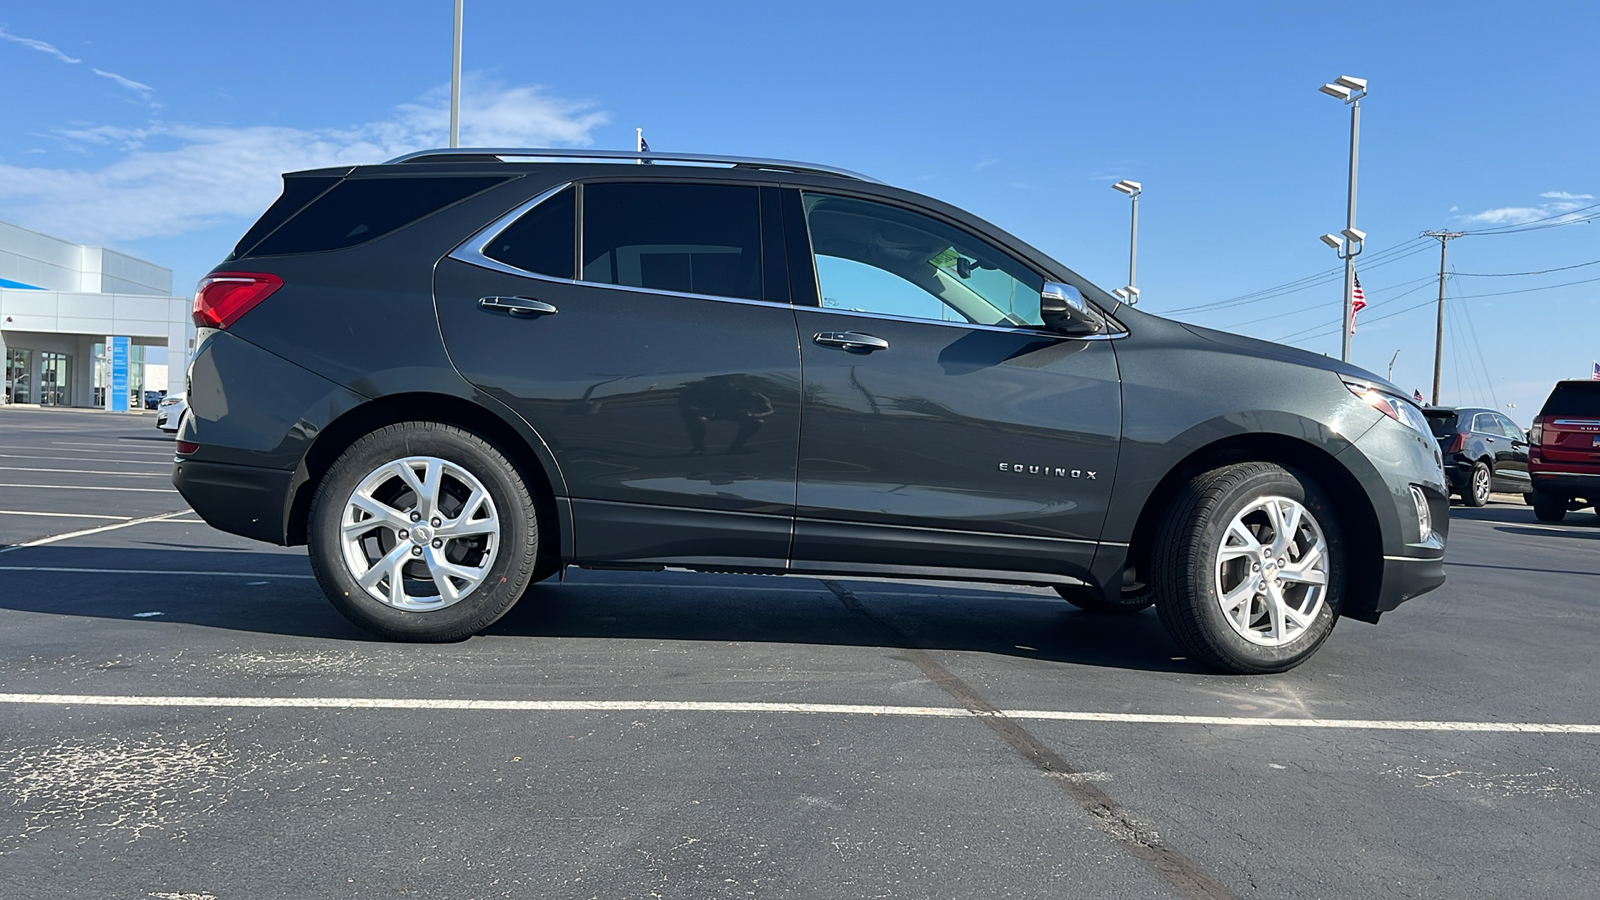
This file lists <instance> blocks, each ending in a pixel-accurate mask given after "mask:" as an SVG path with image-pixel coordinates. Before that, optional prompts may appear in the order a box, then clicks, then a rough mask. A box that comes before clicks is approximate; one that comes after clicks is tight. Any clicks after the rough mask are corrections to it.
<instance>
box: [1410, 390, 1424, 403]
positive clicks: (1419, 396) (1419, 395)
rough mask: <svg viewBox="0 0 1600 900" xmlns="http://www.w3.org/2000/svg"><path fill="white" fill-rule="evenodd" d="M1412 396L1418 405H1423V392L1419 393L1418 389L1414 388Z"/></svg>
mask: <svg viewBox="0 0 1600 900" xmlns="http://www.w3.org/2000/svg"><path fill="white" fill-rule="evenodd" d="M1411 396H1412V398H1413V399H1415V400H1416V401H1417V402H1418V403H1421V402H1422V392H1421V391H1419V390H1417V389H1416V388H1412V389H1411Z"/></svg>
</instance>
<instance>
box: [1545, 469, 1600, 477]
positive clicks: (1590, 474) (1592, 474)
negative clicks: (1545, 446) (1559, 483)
mask: <svg viewBox="0 0 1600 900" xmlns="http://www.w3.org/2000/svg"><path fill="white" fill-rule="evenodd" d="M1539 475H1577V476H1579V477H1583V478H1600V472H1560V471H1553V470H1545V469H1541V470H1539V471H1537V472H1530V473H1529V477H1535V476H1539Z"/></svg>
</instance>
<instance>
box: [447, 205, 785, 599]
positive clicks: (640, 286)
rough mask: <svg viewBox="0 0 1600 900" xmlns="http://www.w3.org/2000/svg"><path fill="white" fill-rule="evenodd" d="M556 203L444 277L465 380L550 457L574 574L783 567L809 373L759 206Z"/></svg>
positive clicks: (463, 257)
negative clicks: (803, 372) (603, 567)
mask: <svg viewBox="0 0 1600 900" xmlns="http://www.w3.org/2000/svg"><path fill="white" fill-rule="evenodd" d="M547 194H548V195H547V196H545V197H543V198H539V199H538V201H537V202H535V203H533V204H531V205H529V206H527V207H526V208H524V209H522V210H518V211H517V212H515V213H513V214H512V215H510V216H507V217H506V218H505V219H503V220H501V221H500V222H497V223H495V224H493V225H491V226H490V227H488V228H486V229H485V230H484V231H483V232H482V233H480V235H478V236H476V237H474V238H473V239H471V240H469V241H468V242H467V243H466V244H463V245H462V246H461V247H460V248H458V249H457V250H456V251H454V252H453V253H452V254H451V255H450V257H447V258H446V259H444V260H442V261H441V262H440V263H439V267H438V270H437V275H436V278H435V297H436V302H437V305H438V310H439V322H440V326H441V329H442V332H443V335H444V340H445V344H446V346H447V348H448V349H449V351H450V356H451V359H452V360H453V361H454V363H455V365H456V367H457V368H458V369H460V371H461V373H462V374H463V375H464V376H465V377H466V378H467V380H468V381H470V382H472V383H473V384H474V385H476V386H478V387H479V388H481V389H482V390H483V391H485V392H486V393H488V394H490V395H492V396H494V397H496V398H498V399H500V400H502V401H504V402H505V403H506V404H508V405H509V406H511V407H512V408H513V409H514V410H516V411H517V412H518V413H519V414H520V415H521V416H522V417H523V418H525V419H526V420H527V421H528V423H529V424H530V425H532V426H533V428H534V429H535V430H537V431H538V432H539V434H540V435H541V436H542V437H543V438H544V440H545V441H546V443H547V444H548V445H549V447H550V449H551V452H552V454H553V455H554V457H555V460H556V463H557V464H558V465H559V466H560V467H561V470H562V473H563V475H564V477H565V479H566V483H567V487H568V490H569V491H570V493H571V509H572V516H573V520H574V532H575V550H576V556H577V559H578V560H579V561H586V562H594V561H602V562H603V561H612V562H662V563H678V564H701V565H724V564H735V563H737V564H743V565H750V566H756V567H773V568H781V567H782V566H783V565H784V563H785V561H786V560H787V556H788V551H789V541H790V532H791V526H792V520H791V516H792V513H793V510H794V485H795V457H796V446H797V444H798V441H799V423H800V401H799V397H800V393H799V392H800V356H799V351H798V349H797V346H796V337H795V324H794V314H793V312H792V311H791V308H790V306H789V304H788V297H787V282H786V279H785V278H783V277H782V269H781V266H782V259H781V256H780V257H779V259H778V261H777V265H778V266H779V273H778V274H779V276H780V277H779V278H778V280H777V282H776V283H778V284H781V285H783V289H782V291H781V292H777V291H770V290H768V288H767V285H766V283H765V282H764V280H763V272H764V266H763V260H762V230H761V199H760V198H761V189H760V188H758V187H755V186H751V185H745V184H707V183H697V182H675V183H674V182H649V181H643V180H638V181H616V180H611V181H603V182H591V183H586V184H579V185H572V186H567V187H565V188H563V189H560V190H556V191H552V192H547ZM580 223H581V224H580ZM578 237H581V242H580V241H578V240H577V238H578ZM776 293H781V294H782V295H781V296H775V295H774V294H776Z"/></svg>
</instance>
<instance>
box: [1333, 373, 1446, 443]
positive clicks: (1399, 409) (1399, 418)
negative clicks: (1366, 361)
mask: <svg viewBox="0 0 1600 900" xmlns="http://www.w3.org/2000/svg"><path fill="white" fill-rule="evenodd" d="M1344 386H1345V387H1347V388H1349V389H1350V393H1352V394H1355V395H1356V396H1357V397H1360V398H1361V402H1363V403H1365V404H1367V405H1368V406H1370V407H1372V408H1373V409H1375V410H1377V411H1378V412H1381V413H1383V414H1384V415H1386V416H1388V417H1389V418H1391V419H1393V420H1395V421H1396V422H1399V423H1400V424H1402V425H1408V426H1410V427H1411V430H1412V431H1415V432H1416V433H1417V434H1420V435H1422V436H1423V437H1424V438H1426V439H1427V440H1429V441H1432V440H1433V432H1432V431H1431V430H1430V429H1429V428H1428V418H1427V417H1426V416H1424V415H1423V414H1422V410H1420V409H1417V408H1416V407H1415V406H1413V405H1412V403H1411V401H1410V400H1407V399H1405V398H1404V397H1401V396H1400V395H1398V394H1390V393H1388V392H1386V391H1380V390H1378V389H1377V388H1375V387H1373V386H1372V385H1370V384H1362V383H1361V382H1359V381H1346V382H1345V383H1344Z"/></svg>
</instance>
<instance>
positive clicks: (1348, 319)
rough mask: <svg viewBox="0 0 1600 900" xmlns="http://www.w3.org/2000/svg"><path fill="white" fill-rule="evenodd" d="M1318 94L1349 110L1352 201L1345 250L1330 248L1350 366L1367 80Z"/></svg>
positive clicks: (1343, 354) (1339, 83) (1339, 81)
mask: <svg viewBox="0 0 1600 900" xmlns="http://www.w3.org/2000/svg"><path fill="white" fill-rule="evenodd" d="M1318 90H1320V91H1322V92H1323V93H1324V94H1327V95H1328V96H1330V97H1337V98H1339V99H1340V100H1343V101H1344V102H1345V104H1346V105H1348V106H1349V107H1350V199H1349V202H1348V205H1347V206H1346V207H1345V222H1344V231H1342V232H1340V233H1341V234H1343V235H1344V246H1342V247H1340V246H1338V245H1337V244H1330V245H1329V246H1332V247H1333V248H1334V249H1335V250H1337V251H1339V258H1340V259H1342V260H1344V327H1343V328H1342V329H1340V330H1341V331H1342V332H1343V335H1342V346H1341V350H1340V353H1339V358H1340V359H1342V360H1344V361H1345V362H1349V361H1350V329H1351V327H1352V326H1353V325H1354V324H1355V321H1354V320H1355V288H1356V266H1355V258H1356V257H1357V256H1358V255H1360V253H1361V245H1362V241H1363V239H1365V238H1366V235H1365V234H1363V233H1362V232H1360V231H1357V230H1356V155H1357V154H1356V151H1357V148H1358V147H1359V146H1360V144H1361V98H1363V97H1365V96H1366V95H1367V80H1366V79H1365V78H1355V77H1352V76H1350V75H1340V76H1339V77H1338V78H1335V79H1334V80H1333V81H1330V82H1328V83H1327V84H1325V85H1323V86H1322V87H1320V88H1318ZM1329 237H1330V236H1329V235H1323V236H1322V240H1323V242H1324V243H1327V242H1328V238H1329Z"/></svg>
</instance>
